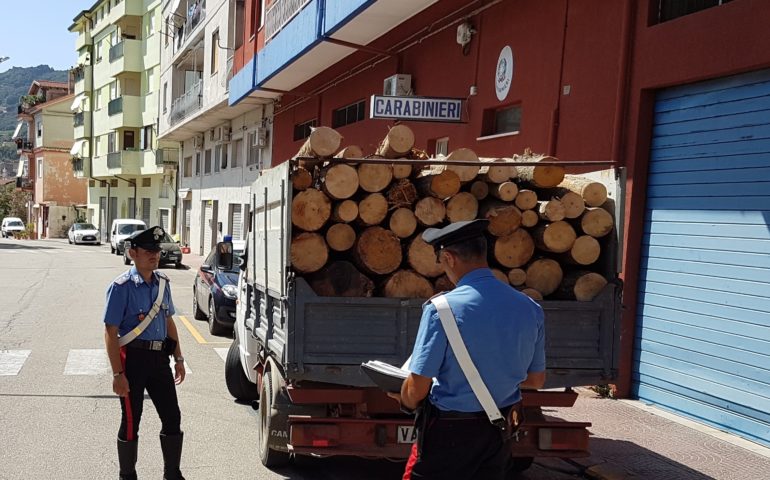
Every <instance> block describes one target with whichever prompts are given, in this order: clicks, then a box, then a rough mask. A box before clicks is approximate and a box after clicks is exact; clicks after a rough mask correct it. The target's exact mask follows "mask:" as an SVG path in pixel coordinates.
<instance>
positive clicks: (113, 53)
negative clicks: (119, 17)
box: [110, 42, 124, 63]
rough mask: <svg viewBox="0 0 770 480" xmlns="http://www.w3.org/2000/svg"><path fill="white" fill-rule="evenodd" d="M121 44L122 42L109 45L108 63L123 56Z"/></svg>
mask: <svg viewBox="0 0 770 480" xmlns="http://www.w3.org/2000/svg"><path fill="white" fill-rule="evenodd" d="M123 45H124V43H123V42H120V43H118V44H117V45H113V46H112V47H110V63H112V62H114V61H115V60H117V59H119V58H123Z"/></svg>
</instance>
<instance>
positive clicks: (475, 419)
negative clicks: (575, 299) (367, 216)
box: [391, 220, 545, 480]
mask: <svg viewBox="0 0 770 480" xmlns="http://www.w3.org/2000/svg"><path fill="white" fill-rule="evenodd" d="M487 224H488V221H487V220H473V221H468V222H456V223H452V224H450V225H448V226H446V227H444V228H442V229H435V228H432V229H427V230H426V231H425V232H424V233H423V236H422V238H423V240H425V241H426V242H427V243H429V244H431V245H433V247H434V249H435V250H436V254H437V259H438V261H439V262H440V263H441V265H442V266H443V267H444V270H445V272H446V274H447V276H448V277H449V279H450V280H451V281H452V282H453V283H454V284H455V285H456V288H455V289H454V290H452V291H450V292H447V293H445V294H444V295H445V296H446V299H447V301H448V303H449V307H450V308H451V310H452V313H453V314H454V317H455V321H456V322H457V325H458V328H459V330H460V334H461V337H462V340H463V342H464V343H465V345H466V347H467V349H468V352H469V353H470V357H471V360H472V362H473V364H474V365H475V366H476V368H477V370H478V372H479V374H480V376H481V379H482V380H483V382H484V384H485V385H486V387H487V389H488V390H489V392H490V393H491V395H492V398H493V399H494V401H495V403H496V405H497V407H498V409H500V410H501V412H503V414H504V415H506V416H507V418H508V419H509V422H511V423H512V425H509V429H510V428H513V429H515V428H516V426H517V423H518V419H519V418H520V417H519V415H520V411H521V410H520V402H521V391H520V389H521V388H534V389H537V388H542V386H543V385H544V383H545V332H544V323H543V320H544V317H543V310H542V308H541V307H540V306H539V305H538V304H537V303H535V302H534V301H533V300H531V299H530V298H529V297H527V296H526V295H524V294H522V293H520V292H518V291H516V290H515V289H513V288H511V287H510V286H509V285H506V284H504V283H502V282H500V281H499V280H497V279H496V278H495V276H494V275H493V273H492V271H491V270H490V269H489V267H488V265H487V260H486V259H487V243H486V238H485V237H484V232H485V230H486V227H487ZM409 371H410V375H409V376H408V377H407V379H406V380H405V381H404V383H403V385H402V388H401V394H400V395H397V394H391V396H392V397H393V398H395V399H397V400H399V401H400V402H401V405H402V408H404V409H412V410H413V409H418V407H419V409H418V415H417V419H416V421H415V425H416V428H417V438H418V441H417V443H416V444H415V445H414V446H413V448H412V454H411V456H410V458H409V461H408V462H407V466H406V471H405V473H404V477H403V478H404V479H405V480H409V479H442V480H446V479H478V480H482V479H483V480H495V479H498V480H502V479H503V478H504V476H505V470H506V465H507V462H508V459H509V457H510V444H509V443H507V442H506V440H505V438H504V435H503V434H501V429H500V428H499V427H498V426H495V425H493V424H492V423H491V422H490V420H489V418H488V417H487V414H486V413H485V412H484V410H483V407H482V406H481V404H480V403H479V401H478V400H477V398H476V395H475V394H474V392H473V390H472V389H471V386H470V384H469V383H468V381H467V379H466V377H465V374H464V373H463V371H462V369H461V367H460V365H459V363H458V362H457V359H456V357H455V354H454V352H453V351H452V348H451V346H450V345H449V343H448V340H447V337H446V334H445V332H444V329H443V327H442V325H441V320H440V319H439V315H438V313H437V310H436V307H435V306H434V305H433V304H432V303H430V302H428V303H426V304H425V305H424V306H423V314H422V319H421V321H420V327H419V329H418V333H417V339H416V340H415V345H414V351H413V353H412V357H411V361H410V364H409Z"/></svg>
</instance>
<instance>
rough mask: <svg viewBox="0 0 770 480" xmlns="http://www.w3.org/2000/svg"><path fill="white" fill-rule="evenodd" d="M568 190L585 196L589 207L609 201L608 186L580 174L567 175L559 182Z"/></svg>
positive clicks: (598, 205) (584, 199)
mask: <svg viewBox="0 0 770 480" xmlns="http://www.w3.org/2000/svg"><path fill="white" fill-rule="evenodd" d="M559 186H560V187H564V188H566V189H568V190H572V191H573V192H575V193H577V194H578V195H580V196H581V197H582V198H583V201H585V204H586V205H588V206H589V207H600V206H602V205H603V204H604V202H605V201H607V187H606V186H605V185H604V184H602V183H601V182H596V181H594V180H591V179H590V178H586V177H581V176H579V175H565V176H564V180H562V182H561V183H560V184H559Z"/></svg>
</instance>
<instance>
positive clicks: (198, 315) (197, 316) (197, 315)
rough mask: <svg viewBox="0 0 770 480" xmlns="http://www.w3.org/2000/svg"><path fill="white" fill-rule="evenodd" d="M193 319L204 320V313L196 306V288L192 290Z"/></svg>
mask: <svg viewBox="0 0 770 480" xmlns="http://www.w3.org/2000/svg"><path fill="white" fill-rule="evenodd" d="M193 317H195V319H196V320H205V319H206V312H204V311H203V310H201V307H200V305H198V289H196V288H193Z"/></svg>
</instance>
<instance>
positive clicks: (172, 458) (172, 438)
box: [160, 432, 184, 480]
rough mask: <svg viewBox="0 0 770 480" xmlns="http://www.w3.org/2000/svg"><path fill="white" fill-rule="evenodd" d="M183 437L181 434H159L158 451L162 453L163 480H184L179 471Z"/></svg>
mask: <svg viewBox="0 0 770 480" xmlns="http://www.w3.org/2000/svg"><path fill="white" fill-rule="evenodd" d="M183 435H184V434H183V433H181V432H180V433H179V434H177V435H164V434H162V433H161V434H160V449H161V450H162V451H163V480H184V477H183V476H182V472H181V471H180V470H179V462H180V461H181V460H182V438H183Z"/></svg>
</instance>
